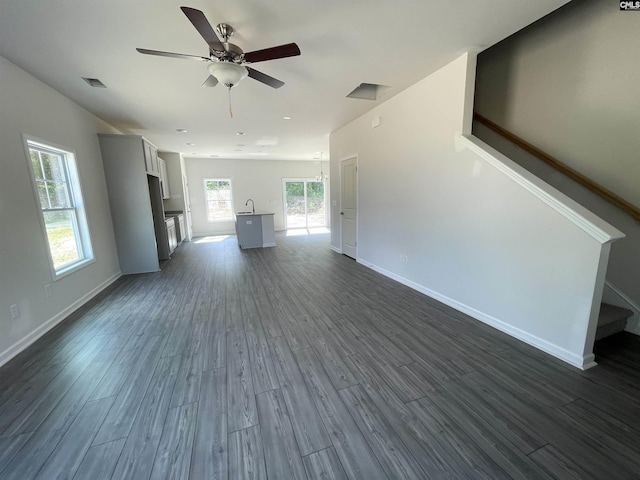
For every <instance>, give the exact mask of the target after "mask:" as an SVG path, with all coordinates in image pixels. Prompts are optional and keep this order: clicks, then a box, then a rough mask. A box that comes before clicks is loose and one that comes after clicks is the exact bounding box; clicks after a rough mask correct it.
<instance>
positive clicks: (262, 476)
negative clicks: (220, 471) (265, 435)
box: [229, 425, 267, 480]
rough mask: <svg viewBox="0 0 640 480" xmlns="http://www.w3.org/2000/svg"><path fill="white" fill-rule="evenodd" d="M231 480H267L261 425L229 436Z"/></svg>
mask: <svg viewBox="0 0 640 480" xmlns="http://www.w3.org/2000/svg"><path fill="white" fill-rule="evenodd" d="M229 478H233V479H238V480H267V471H266V469H265V464H264V452H263V449H262V438H261V437H260V426H259V425H256V426H254V427H249V428H245V429H244V430H237V431H235V432H231V433H230V434H229Z"/></svg>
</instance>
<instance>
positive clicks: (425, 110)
mask: <svg viewBox="0 0 640 480" xmlns="http://www.w3.org/2000/svg"><path fill="white" fill-rule="evenodd" d="M474 62H475V58H474V57H473V56H467V55H464V56H462V57H460V58H458V59H456V60H454V61H453V62H451V63H450V64H448V65H446V66H445V67H443V68H441V69H440V70H438V71H437V72H435V73H433V74H432V75H430V76H428V77H427V78H425V79H424V80H422V81H420V82H418V83H417V84H415V85H413V86H412V87H410V88H408V89H406V90H404V91H403V92H401V93H399V94H398V95H396V96H394V97H393V98H391V99H389V100H387V101H386V102H384V103H381V104H380V105H378V106H376V107H375V108H374V109H373V110H371V111H370V112H368V113H367V114H365V115H363V116H362V117H360V118H358V119H356V120H354V121H353V122H350V123H348V124H347V125H345V126H344V127H342V128H340V129H338V130H337V131H335V132H333V133H332V134H331V174H332V179H333V180H332V182H331V191H332V195H333V197H332V198H334V199H336V207H332V213H333V214H332V223H331V230H332V246H333V248H334V249H336V250H340V248H341V244H340V242H341V240H340V239H341V223H340V217H341V216H340V215H339V210H338V207H339V205H340V161H341V160H343V159H346V158H349V157H352V156H354V155H357V157H358V193H357V195H358V215H357V230H358V244H357V249H358V250H357V260H358V261H359V262H360V263H363V264H365V265H367V266H369V267H371V268H373V269H374V270H376V271H378V272H381V273H383V274H385V275H387V276H389V277H391V278H394V279H396V280H398V281H400V282H403V283H405V284H407V285H409V286H411V287H412V288H415V289H416V290H419V291H421V292H424V293H426V294H427V295H430V296H432V297H434V298H436V299H438V300H441V301H443V302H445V303H447V304H449V305H451V306H453V307H454V308H457V309H458V310H461V311H463V312H465V313H468V314H469V315H471V316H473V317H475V318H477V319H478V320H481V321H484V322H486V323H488V324H490V325H492V326H494V327H496V328H499V329H501V330H503V331H505V332H507V333H509V334H510V335H513V336H515V337H517V338H520V339H522V340H524V341H526V342H528V343H531V344H533V345H535V346H537V347H538V348H541V349H543V350H545V351H547V352H549V353H551V354H552V355H556V356H558V357H559V358H562V359H564V360H565V361H568V362H570V363H572V364H574V365H577V366H580V367H585V366H588V365H590V362H591V360H592V356H591V346H592V342H593V337H592V336H591V337H590V338H589V335H592V334H593V333H594V331H595V328H593V329H592V330H589V329H591V328H592V327H595V325H594V323H593V320H595V317H594V318H591V313H592V311H593V307H594V306H596V307H597V304H599V300H600V299H599V296H598V295H599V292H601V291H602V284H603V283H604V277H603V276H602V275H601V273H600V271H599V269H600V266H601V264H600V259H601V253H602V245H601V244H600V243H599V242H598V241H596V240H594V237H592V236H591V234H589V233H587V232H586V230H585V229H584V228H583V227H584V225H582V227H580V226H578V225H577V224H576V223H574V221H573V220H569V218H570V216H567V215H565V214H566V213H567V211H573V212H577V213H576V214H575V215H573V214H572V215H571V216H572V217H573V218H574V219H575V218H576V217H579V216H583V215H586V216H587V217H589V215H588V212H584V209H582V208H580V207H579V206H578V205H575V204H574V203H573V202H571V201H570V200H568V199H567V200H568V201H565V198H564V196H563V195H560V194H558V192H557V191H555V190H554V189H551V188H549V187H548V186H547V185H544V184H543V182H541V181H540V180H539V179H536V178H535V177H533V175H530V176H531V178H532V180H531V181H530V180H529V179H528V178H527V180H526V181H524V182H520V180H517V181H516V180H514V177H518V179H520V177H521V175H520V174H519V173H517V172H518V169H515V171H514V169H513V167H512V165H511V163H512V162H510V161H509V160H508V159H502V160H500V159H497V158H494V161H493V162H489V161H488V160H487V159H486V158H485V157H484V156H480V155H479V154H478V153H477V152H476V151H472V150H470V149H468V148H467V149H463V150H460V151H459V149H458V148H456V147H457V146H459V145H456V138H458V137H457V134H459V133H468V131H469V130H470V128H471V127H470V125H468V124H467V122H468V119H470V118H471V107H472V102H471V101H470V99H472V98H473V78H474V75H473V74H474V71H475V70H474V66H475V63H474ZM377 117H379V118H380V119H381V124H380V126H379V127H377V128H372V120H373V119H375V118H377ZM460 141H461V140H458V142H460ZM496 163H500V164H501V167H500V168H498V167H496V166H495V164H496ZM515 167H517V165H516V166H515ZM525 173H526V172H525ZM536 181H537V182H539V184H535V187H532V184H533V183H535V182H536ZM523 183H524V184H527V185H528V186H527V187H525V186H523ZM540 191H544V192H545V194H544V195H540V193H539V192H540ZM532 193H533V194H532ZM549 197H553V198H556V200H557V202H551V203H553V204H554V205H555V208H550V204H549V203H547V200H542V198H545V199H548V198H549ZM558 204H562V205H564V207H566V208H560V209H558V208H557V206H558ZM561 211H562V212H561ZM583 218H584V217H583ZM591 221H593V222H595V223H599V224H600V225H601V226H602V227H601V228H604V229H607V230H610V227H608V226H607V225H605V224H604V222H601V221H600V220H599V219H595V218H592V219H591ZM585 223H586V222H585ZM549 232H554V235H553V236H551V235H549ZM404 256H406V262H405V261H404ZM605 257H606V255H605ZM594 303H595V304H596V305H594ZM596 315H597V311H596Z"/></svg>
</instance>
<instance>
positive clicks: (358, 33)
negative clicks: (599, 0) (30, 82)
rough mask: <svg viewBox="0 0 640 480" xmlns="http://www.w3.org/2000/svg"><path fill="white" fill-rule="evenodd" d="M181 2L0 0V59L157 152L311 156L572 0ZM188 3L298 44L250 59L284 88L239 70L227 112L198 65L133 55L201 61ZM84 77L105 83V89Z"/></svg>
mask: <svg viewBox="0 0 640 480" xmlns="http://www.w3.org/2000/svg"><path fill="white" fill-rule="evenodd" d="M184 2H185V3H181V2H177V1H173V0H135V1H132V0H0V55H2V56H4V57H6V58H8V59H9V60H11V61H12V62H14V63H15V64H17V65H18V66H20V67H21V68H23V69H24V70H26V71H27V72H29V73H31V74H32V75H34V76H36V77H37V78H39V79H40V80H42V81H44V82H45V83H47V84H48V85H50V86H51V87H53V88H54V89H56V90H58V91H59V92H61V93H63V94H64V95H66V96H67V97H69V98H71V99H72V100H74V101H75V102H77V103H78V104H80V105H82V106H83V107H85V108H86V109H87V110H89V111H91V112H93V113H94V114H95V115H97V116H98V117H100V118H102V119H103V120H105V121H106V122H108V123H110V124H111V125H113V126H114V127H116V128H117V129H119V130H121V131H122V132H123V133H132V134H141V135H144V136H145V137H147V138H148V139H149V140H151V141H152V142H153V143H155V144H156V145H157V146H158V147H159V148H160V150H166V151H173V152H183V153H184V154H185V155H187V156H210V155H218V156H220V157H224V158H270V159H299V160H310V159H312V158H313V157H317V156H318V155H317V153H318V152H320V151H323V152H328V149H329V134H330V133H331V132H332V131H334V130H336V129H337V128H339V127H341V126H342V125H344V124H346V123H348V122H349V121H351V120H353V119H354V118H357V117H358V116H360V115H362V114H363V113H365V112H367V111H368V110H370V109H371V108H373V107H374V106H375V105H377V104H378V103H379V102H381V101H384V100H386V99H388V98H390V97H391V96H393V95H395V94H397V93H398V92H400V91H402V90H403V89H405V88H407V87H408V86H410V85H412V84H414V83H416V82H417V81H419V80H420V79H422V78H424V77H425V76H427V75H428V74H430V73H432V72H434V71H435V70H437V69H438V68H440V67H442V66H443V65H445V64H447V63H448V62H449V61H451V60H453V59H454V58H455V57H457V56H458V55H460V54H462V53H463V52H465V51H467V50H469V49H472V50H473V49H475V50H482V49H484V48H486V47H488V46H490V45H493V44H494V43H496V42H498V41H499V40H501V39H503V38H505V37H507V36H508V35H510V34H512V33H514V32H516V31H517V30H519V29H521V28H522V27H524V26H526V25H528V24H530V23H532V22H533V21H535V20H536V19H538V18H540V17H541V16H543V15H545V14H547V13H549V12H551V11H553V10H554V9H556V8H558V7H559V6H561V5H562V4H564V3H566V0H535V1H531V0H457V1H444V0H216V1H208V2H207V1H203V0H184ZM184 4H186V5H188V6H191V7H194V8H197V9H199V10H202V11H203V12H204V13H205V15H206V16H207V18H208V19H209V21H210V22H211V24H212V25H213V26H214V27H215V25H216V24H218V23H221V22H225V23H228V24H230V25H232V26H233V27H234V28H235V30H236V34H235V35H234V36H233V38H232V39H231V41H232V42H233V43H235V44H237V45H238V46H240V47H241V48H242V49H243V50H244V51H245V52H249V51H253V50H260V49H263V48H267V47H272V46H276V45H281V44H284V43H289V42H296V43H297V44H298V46H299V47H300V50H301V51H302V55H301V56H298V57H291V58H285V59H279V60H273V61H268V62H263V63H255V64H253V65H252V67H253V68H255V69H256V70H259V71H262V72H264V73H266V74H269V75H271V76H274V77H276V78H278V79H280V80H283V81H284V82H285V83H286V84H285V85H284V86H283V87H282V88H280V89H277V90H276V89H272V88H270V87H267V86H265V85H263V84H261V83H259V82H256V81H255V80H253V79H250V78H246V79H244V80H243V81H242V82H241V83H240V84H238V85H237V86H236V87H234V88H233V89H232V91H231V100H232V105H233V113H234V117H233V118H230V117H229V110H228V95H227V91H226V89H225V88H224V87H222V86H221V85H218V86H216V87H215V88H203V87H201V84H202V82H203V81H204V80H205V79H206V78H207V76H208V71H207V68H206V64H204V63H199V62H192V61H187V60H179V59H173V58H164V57H154V56H148V55H141V54H140V53H138V52H136V50H135V48H136V47H141V48H148V49H153V50H165V51H170V52H178V53H187V54H193V55H202V56H207V55H208V47H207V45H206V43H205V42H204V40H203V39H202V37H201V36H200V35H199V34H198V32H197V31H196V30H195V28H194V27H193V26H192V25H191V23H190V22H189V20H188V19H187V18H186V17H185V15H184V14H183V13H182V12H181V11H180V8H179V7H180V6H181V5H184ZM81 77H93V78H99V79H100V80H101V81H102V82H103V83H104V84H105V85H106V86H107V89H102V88H92V87H89V86H88V85H87V84H86V83H85V82H84V81H83V80H82V78H81ZM362 82H367V83H378V84H383V85H388V86H390V87H391V88H390V89H389V90H388V91H387V92H386V94H385V95H384V96H383V97H382V99H379V100H377V101H370V100H358V99H351V98H345V96H346V95H347V94H348V93H349V92H350V91H351V90H353V89H354V88H355V87H356V86H358V85H359V84H360V83H362ZM0 88H2V86H1V85H0ZM284 116H290V117H292V118H291V120H284V119H283V117H284ZM178 128H184V129H187V130H188V133H178V132H176V129H178ZM239 131H242V132H246V135H245V136H242V137H241V136H237V135H236V132H239ZM187 142H190V143H194V144H195V145H193V146H190V145H187ZM238 144H242V145H244V146H238ZM237 150H242V151H237ZM265 154H266V155H265ZM327 156H328V155H327V153H325V155H324V158H325V159H326V158H327Z"/></svg>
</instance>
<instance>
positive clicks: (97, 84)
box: [82, 77, 107, 88]
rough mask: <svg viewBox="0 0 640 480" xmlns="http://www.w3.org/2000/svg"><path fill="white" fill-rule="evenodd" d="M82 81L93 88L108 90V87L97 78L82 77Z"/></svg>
mask: <svg viewBox="0 0 640 480" xmlns="http://www.w3.org/2000/svg"><path fill="white" fill-rule="evenodd" d="M82 79H83V80H84V81H85V82H87V83H88V84H89V85H91V86H92V87H96V88H107V86H106V85H105V84H104V83H102V82H101V81H100V80H98V79H97V78H86V77H82Z"/></svg>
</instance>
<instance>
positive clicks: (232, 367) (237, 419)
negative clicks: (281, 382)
mask: <svg viewBox="0 0 640 480" xmlns="http://www.w3.org/2000/svg"><path fill="white" fill-rule="evenodd" d="M227 395H228V397H229V401H228V412H229V413H228V416H229V418H228V422H229V423H228V428H229V432H233V431H236V430H242V429H244V428H248V427H251V426H253V425H257V424H258V409H257V407H256V397H255V393H254V391H253V379H252V378H251V362H250V360H249V351H248V348H247V341H246V338H245V334H244V330H232V331H229V332H227Z"/></svg>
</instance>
